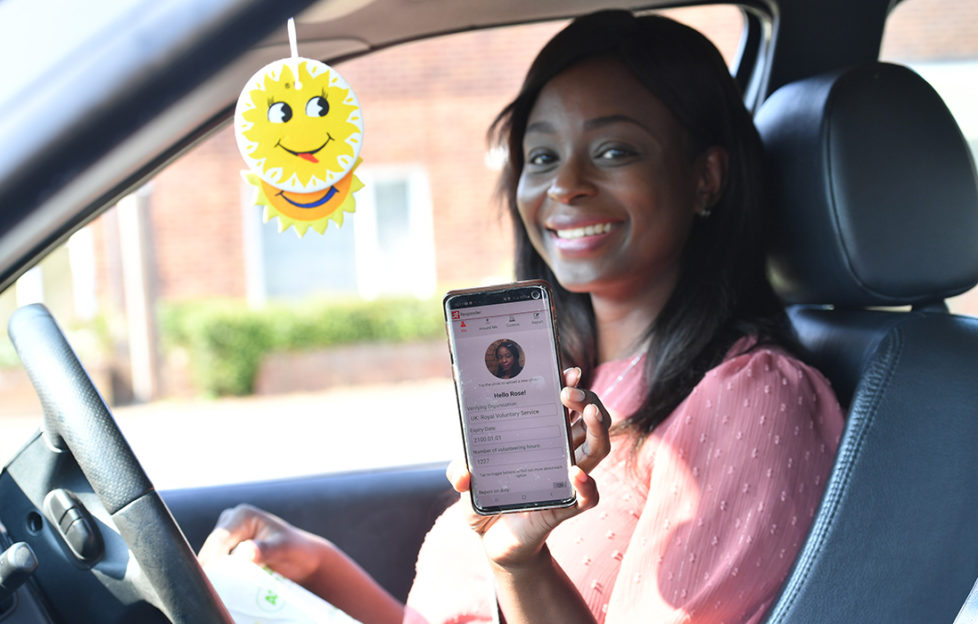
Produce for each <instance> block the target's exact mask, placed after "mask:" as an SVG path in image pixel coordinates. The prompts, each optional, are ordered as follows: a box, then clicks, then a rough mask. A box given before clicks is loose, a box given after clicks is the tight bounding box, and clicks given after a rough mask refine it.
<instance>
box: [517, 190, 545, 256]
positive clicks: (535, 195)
mask: <svg viewBox="0 0 978 624" xmlns="http://www.w3.org/2000/svg"><path fill="white" fill-rule="evenodd" d="M545 197H546V190H545V188H544V186H543V185H542V184H539V183H534V182H532V181H531V180H528V179H527V178H526V177H525V176H520V179H519V181H518V183H517V185H516V208H517V210H518V211H519V213H520V220H521V221H523V228H524V229H525V230H526V233H527V235H529V237H530V241H531V242H532V243H533V246H534V247H536V248H537V250H538V251H539V250H540V241H541V234H540V226H539V223H538V221H539V214H540V206H541V205H543V200H544V198H545Z"/></svg>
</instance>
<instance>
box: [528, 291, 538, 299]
mask: <svg viewBox="0 0 978 624" xmlns="http://www.w3.org/2000/svg"><path fill="white" fill-rule="evenodd" d="M530 296H531V297H533V298H534V299H539V298H540V291H539V290H534V291H533V294H532V295H530Z"/></svg>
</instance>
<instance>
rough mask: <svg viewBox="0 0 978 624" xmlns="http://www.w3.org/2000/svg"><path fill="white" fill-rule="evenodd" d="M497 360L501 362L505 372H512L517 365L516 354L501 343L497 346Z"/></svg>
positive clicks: (500, 364)
mask: <svg viewBox="0 0 978 624" xmlns="http://www.w3.org/2000/svg"><path fill="white" fill-rule="evenodd" d="M496 361H497V362H499V366H500V367H501V368H502V370H503V372H505V373H511V372H512V371H513V367H514V366H515V365H516V354H515V353H513V352H512V351H510V350H509V349H508V348H506V347H504V346H502V345H500V346H499V347H497V348H496Z"/></svg>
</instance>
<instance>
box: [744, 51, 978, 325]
mask: <svg viewBox="0 0 978 624" xmlns="http://www.w3.org/2000/svg"><path fill="white" fill-rule="evenodd" d="M756 122H757V126H758V130H759V131H760V133H761V138H762V140H763V142H764V146H765V150H766V153H767V160H768V166H769V184H770V185H771V190H772V193H773V196H772V201H773V208H772V212H773V214H774V215H775V217H774V218H775V224H774V225H775V228H774V233H773V237H772V250H771V255H770V262H769V268H770V271H771V277H772V282H773V283H774V286H775V288H776V289H777V290H778V292H779V294H780V295H781V296H782V297H783V298H784V299H785V301H786V302H787V303H807V304H833V305H836V306H845V307H853V306H897V305H907V304H920V303H930V302H935V301H940V300H943V299H945V298H947V297H950V296H953V295H956V294H960V293H962V292H964V291H966V290H968V289H969V288H971V287H972V286H974V285H975V283H976V282H978V176H976V173H975V164H974V160H973V159H972V156H971V153H970V151H969V149H968V146H967V143H966V142H965V140H964V137H963V136H962V134H961V131H960V129H959V128H958V126H957V124H956V123H955V121H954V119H953V117H952V116H951V113H950V112H949V111H948V109H947V107H946V106H945V105H944V102H943V101H942V100H941V98H940V96H939V95H938V94H937V93H936V92H935V91H934V89H933V88H931V86H930V85H929V84H927V82H925V81H924V80H923V79H922V78H921V77H920V76H918V75H917V74H915V73H914V72H912V71H911V70H909V69H907V68H906V67H901V66H897V65H890V64H886V63H873V64H870V65H865V66H859V67H854V68H849V69H845V70H841V71H835V72H832V73H829V74H823V75H820V76H815V77H812V78H807V79H804V80H800V81H798V82H794V83H791V84H788V85H785V86H784V87H782V88H780V89H778V90H777V91H776V92H775V93H774V94H772V95H771V97H770V98H769V99H768V100H767V101H766V102H765V103H764V104H763V106H762V107H761V108H760V110H759V111H758V113H757V116H756Z"/></svg>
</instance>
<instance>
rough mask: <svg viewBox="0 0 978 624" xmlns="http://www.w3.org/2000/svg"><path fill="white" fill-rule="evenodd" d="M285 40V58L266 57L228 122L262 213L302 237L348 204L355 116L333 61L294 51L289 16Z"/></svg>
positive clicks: (358, 119)
mask: <svg viewBox="0 0 978 624" xmlns="http://www.w3.org/2000/svg"><path fill="white" fill-rule="evenodd" d="M289 42H290V45H291V47H292V57H291V58H286V59H280V60H278V61H274V62H272V63H269V64H268V65H266V66H265V67H262V68H261V69H260V70H258V71H257V72H256V73H255V75H254V76H252V77H251V78H250V79H249V80H248V82H247V83H246V84H245V87H244V89H243V90H242V91H241V95H240V96H239V97H238V104H237V106H236V107H235V111H234V130H235V137H236V138H237V142H238V150H239V151H240V152H241V156H242V157H243V158H244V160H245V162H246V163H247V165H248V168H249V170H248V171H245V172H243V175H244V177H245V179H246V180H247V181H248V182H249V183H250V184H252V185H253V186H255V187H256V195H255V197H256V199H255V204H256V205H260V206H264V207H265V211H264V221H265V222H266V223H267V222H268V221H269V220H270V219H271V218H272V217H278V221H279V232H284V231H285V230H287V229H288V228H289V227H293V228H294V229H295V231H296V234H298V236H299V237H302V236H303V235H304V234H305V233H306V231H307V230H308V229H309V228H310V227H311V228H312V229H314V230H316V231H317V232H319V233H320V234H323V233H324V232H325V231H326V226H327V225H328V224H329V221H330V220H332V221H334V222H335V223H336V226H337V227H340V226H342V225H343V213H352V212H354V210H355V209H356V202H355V200H354V197H353V194H354V193H355V192H356V191H359V190H360V189H361V188H363V184H362V183H361V182H360V180H359V179H357V177H356V176H355V175H354V173H353V172H354V170H355V169H356V168H357V166H359V164H360V162H361V159H360V146H361V145H362V143H363V117H362V116H361V114H360V102H359V101H358V100H357V97H356V95H355V94H354V93H353V89H352V88H351V87H350V85H349V84H347V82H346V80H344V79H343V77H342V76H340V74H339V73H338V72H337V71H336V70H335V69H333V68H332V67H330V66H329V65H326V64H325V63H321V62H319V61H316V60H313V59H308V58H302V57H300V56H298V54H297V52H296V42H295V25H294V22H293V21H292V20H291V19H290V20H289Z"/></svg>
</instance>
